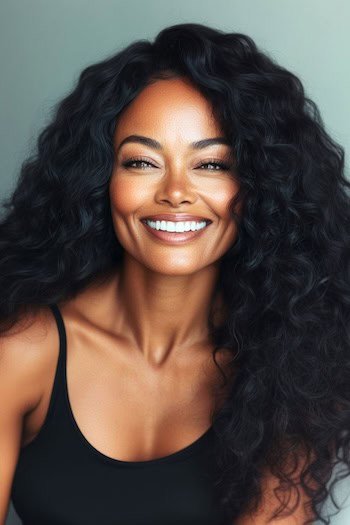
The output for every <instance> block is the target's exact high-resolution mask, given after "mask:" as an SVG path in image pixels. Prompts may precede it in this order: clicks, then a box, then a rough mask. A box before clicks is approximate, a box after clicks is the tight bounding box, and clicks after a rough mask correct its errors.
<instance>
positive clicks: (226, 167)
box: [199, 159, 230, 171]
mask: <svg viewBox="0 0 350 525" xmlns="http://www.w3.org/2000/svg"><path fill="white" fill-rule="evenodd" d="M205 166H215V168H214V169H211V168H210V169H209V168H205ZM203 167H204V168H203ZM199 169H208V171H219V170H223V171H228V170H229V169H230V166H229V165H228V164H225V163H224V162H220V161H217V160H216V159H211V160H208V161H207V162H205V163H203V164H200V166H199Z"/></svg>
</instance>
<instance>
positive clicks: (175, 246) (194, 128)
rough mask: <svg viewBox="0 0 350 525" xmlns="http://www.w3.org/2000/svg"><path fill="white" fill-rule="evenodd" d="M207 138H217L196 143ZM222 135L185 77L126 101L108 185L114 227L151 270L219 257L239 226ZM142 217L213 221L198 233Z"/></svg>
mask: <svg viewBox="0 0 350 525" xmlns="http://www.w3.org/2000/svg"><path fill="white" fill-rule="evenodd" d="M135 135H137V136H141V137H143V138H141V139H137V138H135ZM132 136H133V137H132ZM145 137H146V138H147V139H145ZM218 138H220V139H218ZM204 139H217V140H218V141H213V142H212V143H210V144H206V145H204V147H203V144H199V145H197V147H196V146H195V145H194V143H196V142H198V141H203V140H204ZM224 142H227V141H225V137H224V136H223V133H222V130H221V129H220V126H219V124H218V123H217V122H216V121H215V120H214V118H213V116H212V111H211V106H210V104H209V103H208V101H207V100H206V99H205V98H204V97H203V96H202V95H201V93H199V92H198V91H197V90H196V89H195V88H194V87H193V86H192V85H191V84H190V83H189V82H188V81H187V80H183V79H179V78H177V79H171V80H159V81H156V82H155V83H153V84H151V85H149V86H147V87H146V88H145V89H144V90H143V91H142V92H141V93H140V94H139V95H138V96H137V97H136V98H135V99H134V100H133V101H132V102H131V103H130V104H129V105H128V106H127V107H126V108H125V110H124V112H123V113H122V114H121V116H120V117H119V120H118V123H117V127H116V132H115V136H114V148H115V163H114V167H113V173H112V177H111V181H110V188H109V190H110V203H111V212H112V219H113V225H114V230H115V234H116V236H117V238H118V240H119V242H120V243H121V245H122V246H123V248H124V250H125V255H126V256H132V257H133V258H134V259H136V260H137V261H139V262H140V263H141V264H142V265H143V266H145V267H147V268H149V269H150V270H152V271H154V272H158V273H162V274H167V275H186V274H191V273H194V272H198V271H200V270H201V269H203V268H205V267H206V266H208V265H212V264H214V263H216V262H217V261H218V260H219V259H220V257H221V256H222V255H223V254H224V253H225V252H226V251H227V250H228V249H229V247H230V246H231V245H232V244H233V243H234V242H235V239H236V234H237V230H236V225H235V223H234V222H233V220H232V219H231V216H230V214H229V210H228V206H229V203H230V200H231V199H232V198H233V197H234V195H235V194H236V193H237V191H238V182H237V181H236V180H235V177H234V169H233V165H232V164H233V157H232V152H231V148H230V147H229V145H228V144H227V143H226V144H225V143H224ZM199 146H202V147H199ZM161 215H169V217H157V216H161ZM185 215H187V216H188V215H189V216H192V217H185ZM145 218H150V220H151V221H152V223H151V226H152V225H153V226H158V225H160V227H161V228H163V227H164V226H166V225H168V221H171V219H174V220H173V221H171V224H170V227H173V226H174V224H172V223H173V222H176V221H175V219H179V218H180V219H183V220H182V221H181V224H177V225H176V224H175V228H176V229H179V230H181V229H183V228H184V229H185V230H186V229H188V227H189V226H188V224H187V225H186V222H187V223H189V222H190V223H192V222H194V223H195V225H192V228H196V227H199V226H203V221H207V222H209V221H210V223H209V224H208V225H206V226H205V228H203V229H201V230H198V231H196V233H193V232H189V233H186V231H185V232H183V233H180V232H177V233H167V232H164V233H163V232H159V230H158V232H157V231H156V232H155V231H154V230H152V228H151V227H150V226H149V225H147V224H145V223H144V220H145ZM156 221H159V224H158V225H157V222H156ZM163 221H165V222H163ZM207 222H206V224H207ZM183 223H185V224H183Z"/></svg>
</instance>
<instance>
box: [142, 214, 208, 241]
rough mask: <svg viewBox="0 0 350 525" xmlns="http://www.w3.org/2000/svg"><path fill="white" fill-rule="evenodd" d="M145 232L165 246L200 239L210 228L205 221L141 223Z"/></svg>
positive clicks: (143, 221) (147, 221) (145, 221)
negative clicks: (165, 244)
mask: <svg viewBox="0 0 350 525" xmlns="http://www.w3.org/2000/svg"><path fill="white" fill-rule="evenodd" d="M141 222H142V224H143V225H144V226H145V228H146V230H147V231H148V232H149V233H151V234H152V237H155V238H157V239H159V240H161V241H163V242H165V243H167V244H179V243H180V244H181V243H184V242H188V241H191V240H192V239H197V238H198V237H200V236H201V235H202V234H203V233H204V231H205V230H206V229H207V227H208V226H210V224H211V222H209V221H208V222H207V221H200V222H196V221H184V222H179V221H177V222H171V221H149V220H147V219H144V220H142V221H141Z"/></svg>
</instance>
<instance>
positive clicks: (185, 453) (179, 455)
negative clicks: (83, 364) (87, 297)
mask: <svg viewBox="0 0 350 525" xmlns="http://www.w3.org/2000/svg"><path fill="white" fill-rule="evenodd" d="M59 315H60V317H61V320H62V328H63V330H62V331H63V334H62V335H63V337H62V341H61V343H62V347H63V348H62V350H63V363H62V365H63V366H62V368H63V379H64V398H65V402H66V406H67V409H68V413H69V417H70V421H71V423H72V425H73V427H74V429H75V432H76V435H77V437H78V438H79V439H80V441H81V442H82V443H83V445H84V446H85V447H87V449H88V450H89V451H90V452H92V454H93V455H94V456H96V457H97V458H98V459H100V460H102V461H104V462H107V463H109V464H111V465H118V466H121V467H127V468H133V467H149V466H153V465H160V464H163V463H172V462H175V461H180V460H182V459H185V458H188V457H190V456H192V455H194V454H196V453H197V452H199V451H200V450H202V448H203V446H204V445H205V444H206V442H207V440H208V439H209V437H210V436H211V434H212V433H213V424H211V425H210V427H209V428H207V430H206V431H205V432H204V433H203V434H202V435H201V436H199V437H198V438H197V439H196V440H195V441H193V442H192V443H190V444H189V445H187V446H185V447H183V448H182V449H180V450H177V451H175V452H172V453H171V454H168V455H166V456H161V457H160V458H153V459H146V460H142V461H126V460H122V459H117V458H112V457H111V456H107V455H106V454H104V453H103V452H101V451H100V450H98V449H97V448H95V447H94V446H93V445H92V444H91V443H90V441H89V440H88V439H87V438H86V437H85V435H84V434H83V432H82V431H81V430H80V427H79V425H78V422H77V421H76V419H75V416H74V413H73V409H72V406H71V403H70V399H69V392H68V382H67V334H66V328H65V325H64V320H63V316H62V314H61V312H60V311H59Z"/></svg>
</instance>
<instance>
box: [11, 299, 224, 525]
mask: <svg viewBox="0 0 350 525" xmlns="http://www.w3.org/2000/svg"><path fill="white" fill-rule="evenodd" d="M51 308H52V311H53V314H54V315H55V319H56V322H57V326H58V331H59V338H60V349H59V357H58V363H57V368H56V373H55V379H54V383H53V388H52V392H51V398H50V404H49V409H48V412H47V416H46V419H45V422H44V424H43V426H42V427H41V430H40V432H39V434H38V435H37V436H36V438H35V439H34V440H33V441H32V442H31V443H29V444H27V445H26V446H24V447H23V448H22V449H21V451H20V455H19V458H18V463H17V467H16V471H15V475H14V480H13V485H12V502H13V505H14V507H15V509H16V512H17V513H18V515H19V517H20V518H21V519H22V521H23V524H24V525H179V524H181V525H196V524H198V525H199V524H200V525H219V524H220V525H221V519H220V515H219V509H218V505H217V503H216V500H215V498H214V495H213V494H214V493H213V488H212V478H211V473H212V470H211V466H212V463H211V462H212V457H211V455H210V451H211V446H210V444H211V443H212V439H213V430H212V427H211V428H210V429H209V430H208V431H207V432H206V433H205V434H203V435H202V437H200V438H199V439H198V440H197V441H195V442H194V443H192V444H191V445H189V446H188V447H186V448H184V449H182V450H180V451H179V452H176V453H174V454H171V455H169V456H166V457H162V458H158V459H154V460H150V461H136V462H127V461H119V460H115V459H113V458H109V457H107V456H105V455H104V454H102V453H100V452H99V451H97V450H96V449H95V448H94V447H93V446H92V445H91V444H90V443H89V442H88V441H87V440H86V439H85V437H84V436H83V434H82V433H81V432H80V430H79V428H78V426H77V424H76V422H75V419H74V417H73V414H72V411H71V407H70V404H69V397H68V392H67V378H66V344H67V339H66V332H65V327H64V322H63V318H62V316H61V313H60V311H59V309H58V307H57V305H51Z"/></svg>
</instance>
